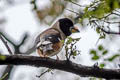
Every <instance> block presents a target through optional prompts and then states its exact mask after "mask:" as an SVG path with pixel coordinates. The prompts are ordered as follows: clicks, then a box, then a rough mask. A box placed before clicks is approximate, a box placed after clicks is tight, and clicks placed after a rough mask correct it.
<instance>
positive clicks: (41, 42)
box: [36, 28, 62, 55]
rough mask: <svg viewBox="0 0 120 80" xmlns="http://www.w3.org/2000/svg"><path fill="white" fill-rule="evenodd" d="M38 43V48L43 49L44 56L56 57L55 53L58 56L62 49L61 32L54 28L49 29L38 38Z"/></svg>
mask: <svg viewBox="0 0 120 80" xmlns="http://www.w3.org/2000/svg"><path fill="white" fill-rule="evenodd" d="M36 43H37V44H36V47H37V48H39V49H41V50H42V52H43V54H44V53H45V54H46V55H54V54H53V53H54V52H55V54H56V53H57V52H58V51H59V50H60V48H61V47H62V45H61V35H60V32H59V31H57V30H56V29H53V28H50V29H47V30H46V31H44V32H42V33H41V34H40V35H39V36H38V37H37V38H36ZM50 52H51V53H50Z"/></svg>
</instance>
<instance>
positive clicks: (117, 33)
mask: <svg viewBox="0 0 120 80" xmlns="http://www.w3.org/2000/svg"><path fill="white" fill-rule="evenodd" d="M92 22H94V23H95V24H96V25H97V28H99V29H100V30H102V31H103V32H105V33H106V34H116V35H120V32H114V31H106V30H105V29H103V28H101V27H100V26H99V25H98V24H97V23H96V22H95V21H92Z"/></svg>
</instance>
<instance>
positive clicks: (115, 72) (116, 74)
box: [0, 55, 120, 79]
mask: <svg viewBox="0 0 120 80" xmlns="http://www.w3.org/2000/svg"><path fill="white" fill-rule="evenodd" d="M2 57H4V60H3V59H0V65H31V66H35V67H48V68H52V69H58V70H62V71H66V72H71V73H74V74H77V75H79V76H87V77H88V76H89V77H98V78H105V79H120V69H102V68H98V67H97V68H96V67H88V66H84V65H81V64H76V63H73V62H71V61H67V60H59V61H58V60H55V59H51V58H43V57H35V56H21V55H13V56H9V55H5V56H2Z"/></svg>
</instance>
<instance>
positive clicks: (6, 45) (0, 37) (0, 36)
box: [0, 34, 12, 55]
mask: <svg viewBox="0 0 120 80" xmlns="http://www.w3.org/2000/svg"><path fill="white" fill-rule="evenodd" d="M0 39H1V40H2V42H3V43H4V45H5V47H6V48H7V50H8V52H9V53H10V54H11V55H12V51H11V50H10V48H9V46H8V44H7V42H6V41H5V40H4V38H3V37H2V35H1V34H0Z"/></svg>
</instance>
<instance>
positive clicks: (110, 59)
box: [107, 54, 120, 62]
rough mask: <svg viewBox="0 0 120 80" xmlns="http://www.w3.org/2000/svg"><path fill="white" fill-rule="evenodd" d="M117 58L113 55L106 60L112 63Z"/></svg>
mask: <svg viewBox="0 0 120 80" xmlns="http://www.w3.org/2000/svg"><path fill="white" fill-rule="evenodd" d="M119 56H120V55H119V54H115V55H113V56H112V57H110V58H108V59H107V60H108V61H110V62H111V61H113V60H114V59H116V58H117V57H119Z"/></svg>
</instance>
